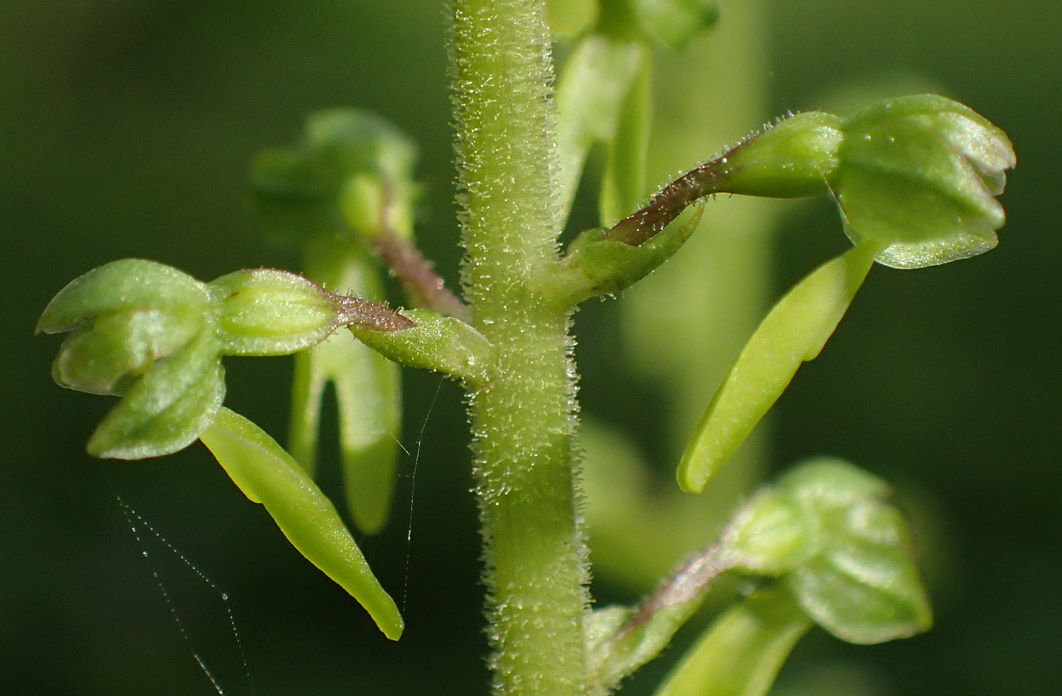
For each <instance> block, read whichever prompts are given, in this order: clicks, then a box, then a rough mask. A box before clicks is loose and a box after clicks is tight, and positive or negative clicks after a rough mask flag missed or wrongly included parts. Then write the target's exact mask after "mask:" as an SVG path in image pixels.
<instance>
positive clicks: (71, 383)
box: [52, 307, 207, 394]
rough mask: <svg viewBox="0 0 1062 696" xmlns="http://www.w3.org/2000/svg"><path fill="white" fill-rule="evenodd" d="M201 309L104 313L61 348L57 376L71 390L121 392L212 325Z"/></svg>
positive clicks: (55, 368)
mask: <svg viewBox="0 0 1062 696" xmlns="http://www.w3.org/2000/svg"><path fill="white" fill-rule="evenodd" d="M206 319H207V316H206V314H205V313H204V312H203V311H202V310H200V309H198V308H187V307H174V308H170V309H166V310H161V309H151V308H143V309H130V310H123V311H116V312H108V313H105V314H98V315H96V316H95V317H93V318H91V319H88V320H86V321H85V322H84V323H82V324H80V325H79V326H78V328H76V329H75V330H74V332H73V333H71V334H70V336H68V337H67V338H66V339H65V340H64V341H63V344H62V346H60V347H59V353H58V354H57V355H56V358H55V361H54V362H53V363H52V378H53V379H54V380H55V382H56V384H58V385H59V386H61V387H66V388H67V389H76V390H77V391H82V392H87V393H89V394H118V393H121V392H124V391H125V387H127V386H128V382H129V380H132V379H136V378H137V377H139V376H141V375H142V374H143V373H144V372H145V371H146V370H148V369H149V368H150V367H151V366H152V364H153V363H155V362H156V361H157V360H160V359H162V358H165V357H168V356H170V355H173V354H174V353H176V352H178V351H179V350H181V349H182V348H184V347H185V346H186V345H188V343H189V342H190V341H191V340H192V339H193V338H195V337H196V336H197V335H199V334H200V333H201V332H202V331H204V330H205V329H206V328H207V322H206Z"/></svg>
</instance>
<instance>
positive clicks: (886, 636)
mask: <svg viewBox="0 0 1062 696" xmlns="http://www.w3.org/2000/svg"><path fill="white" fill-rule="evenodd" d="M777 490H778V491H780V492H783V493H784V494H786V495H788V496H790V497H791V499H793V500H794V501H796V502H797V503H798V504H799V505H801V506H802V507H803V509H804V511H805V514H806V515H807V516H808V518H809V519H814V520H815V521H816V527H817V530H818V531H817V533H818V537H819V539H818V550H817V551H816V553H815V554H814V556H812V557H811V558H810V559H808V560H807V561H806V562H804V563H803V564H801V565H800V566H799V567H798V568H796V569H795V570H794V571H793V572H792V573H790V574H788V575H787V576H786V577H785V582H786V585H787V586H788V587H789V588H790V590H791V591H792V592H793V595H794V597H796V600H797V602H798V603H799V604H800V606H801V607H803V609H804V611H805V612H807V614H808V615H809V616H810V617H811V618H812V619H814V620H815V622H816V623H818V624H819V625H820V626H822V627H823V628H825V629H826V630H827V631H829V632H830V633H832V634H833V635H835V636H837V637H838V638H840V639H842V640H845V641H848V642H850V643H861V644H870V643H881V642H884V641H888V640H894V639H897V638H906V637H908V636H912V635H915V634H917V633H921V632H923V631H926V630H928V629H929V627H930V625H931V624H932V622H933V618H932V612H931V610H930V608H929V600H928V599H927V597H926V594H925V589H924V588H923V586H922V582H921V579H920V578H919V575H918V570H917V568H916V567H915V564H914V561H913V551H912V547H913V544H912V539H911V533H910V530H909V526H908V523H907V520H906V519H905V518H904V516H903V515H902V514H901V513H900V511H899V510H897V509H896V508H895V507H893V506H891V505H889V504H888V503H887V502H886V500H885V499H884V498H885V496H886V495H887V494H888V492H889V489H888V486H887V484H885V482H884V481H882V480H880V479H878V478H876V477H874V476H871V475H870V474H867V473H865V472H863V471H860V470H859V469H857V468H856V467H854V466H852V465H850V464H848V463H846V462H843V461H839V460H835V459H816V460H810V461H808V462H805V463H803V464H802V465H801V466H799V467H797V468H796V469H795V470H794V471H793V472H792V473H791V474H789V475H787V476H784V477H783V478H782V479H780V480H779V481H778V484H777Z"/></svg>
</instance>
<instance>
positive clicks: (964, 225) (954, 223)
mask: <svg viewBox="0 0 1062 696" xmlns="http://www.w3.org/2000/svg"><path fill="white" fill-rule="evenodd" d="M842 130H843V131H844V142H843V144H842V145H841V149H840V153H839V156H840V161H841V164H840V166H839V167H838V168H837V170H836V172H835V173H834V175H833V176H832V177H831V179H830V183H831V184H832V185H833V188H834V190H835V191H836V193H837V198H838V202H839V203H840V206H841V211H842V213H843V215H844V217H845V231H846V233H847V234H848V236H849V237H850V238H851V239H852V241H853V242H855V243H859V241H860V240H863V239H872V240H876V241H879V242H884V243H887V244H888V246H887V247H886V248H885V250H884V251H882V252H881V253H880V254H879V256H878V258H877V260H878V262H879V263H882V264H884V265H886V266H892V267H895V268H921V267H924V266H933V265H937V264H942V263H947V262H949V261H955V260H958V259H963V258H968V257H970V256H976V255H977V254H981V253H984V252H985V251H988V250H990V249H992V248H993V247H995V245H996V242H997V239H996V234H995V231H996V230H998V229H999V228H1000V227H1002V226H1003V222H1004V220H1005V214H1004V212H1003V208H1002V206H1000V204H999V202H998V201H996V199H995V196H996V195H998V194H1000V193H1002V192H1003V188H1004V185H1005V183H1006V176H1005V173H1004V172H1005V170H1007V169H1010V168H1013V167H1014V165H1015V163H1016V159H1015V155H1014V149H1013V146H1012V145H1011V143H1010V140H1008V139H1007V136H1006V134H1004V133H1003V131H1001V130H1000V129H999V128H997V127H995V126H994V125H992V124H991V123H989V122H988V121H987V120H986V119H985V118H984V117H982V116H980V115H979V114H977V113H976V112H974V111H973V110H971V109H969V108H967V107H965V106H963V105H962V104H959V103H957V102H954V101H951V100H949V99H945V98H943V97H938V96H935V95H918V96H912V97H903V98H899V99H891V100H887V101H884V102H881V103H879V104H876V105H874V106H871V107H870V108H868V109H865V110H864V111H862V112H860V113H858V114H856V115H855V116H853V117H852V118H850V119H848V120H847V121H845V123H844V125H843V127H842Z"/></svg>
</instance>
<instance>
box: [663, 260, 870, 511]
mask: <svg viewBox="0 0 1062 696" xmlns="http://www.w3.org/2000/svg"><path fill="white" fill-rule="evenodd" d="M880 248H881V247H880V246H876V245H873V244H863V245H860V246H857V247H855V248H853V249H851V250H849V251H848V252H847V253H845V254H843V255H841V256H840V257H838V258H835V259H833V260H832V261H829V262H827V263H825V264H823V265H822V266H820V267H819V268H817V269H816V270H815V271H814V272H812V273H811V274H810V275H808V276H807V277H805V278H804V279H803V280H801V281H800V282H799V283H798V284H797V285H796V286H794V287H793V288H792V289H791V290H790V291H789V292H788V293H787V294H786V295H785V297H783V298H782V299H781V300H779V301H778V303H777V304H776V305H775V306H774V307H772V308H771V310H770V312H769V313H768V314H767V316H766V317H765V318H764V319H763V321H762V322H761V323H760V325H759V327H758V328H757V329H756V331H755V333H753V335H752V337H751V338H750V339H749V341H748V343H747V344H746V345H745V347H744V349H742V351H741V355H740V356H739V357H738V359H737V361H736V362H735V363H734V365H733V367H731V368H730V371H729V372H728V373H727V375H726V377H725V378H724V380H723V383H722V384H721V385H720V387H719V389H718V390H717V391H716V393H715V396H714V397H712V401H711V403H709V404H708V408H707V410H706V411H705V413H704V415H703V416H702V417H701V421H700V423H699V424H698V425H697V428H696V430H695V431H694V434H693V437H692V438H691V440H690V442H689V444H688V445H687V446H686V451H685V453H684V454H683V456H682V461H681V463H680V464H679V469H678V482H679V486H680V487H681V488H682V489H683V490H685V491H690V492H694V493H699V492H700V491H702V490H704V486H705V484H706V483H707V482H708V479H709V477H710V476H711V475H712V474H713V473H714V472H715V471H716V470H717V469H718V468H719V466H720V465H721V464H722V463H723V461H725V460H726V458H727V457H729V456H730V454H732V453H733V452H734V450H736V449H737V448H738V446H740V445H741V443H742V442H743V441H744V440H745V438H746V437H748V435H749V433H750V432H752V429H753V428H754V427H755V426H756V424H757V423H758V422H759V421H760V419H761V418H763V416H764V415H765V414H766V413H767V411H768V410H769V409H770V408H771V406H772V405H773V404H774V402H775V401H777V400H778V397H779V396H781V394H782V392H783V391H785V388H786V386H788V384H789V382H790V380H792V379H793V376H794V375H795V374H796V371H797V370H798V369H799V367H800V365H801V363H803V362H805V361H808V360H812V359H814V358H815V357H816V356H817V355H818V354H819V352H820V351H821V350H822V348H823V346H824V345H825V344H826V341H827V339H829V337H830V335H831V334H832V333H833V332H834V329H836V328H837V324H838V323H839V322H840V321H841V317H843V316H844V313H845V311H846V310H847V309H848V305H849V304H850V303H851V301H852V298H853V297H854V296H855V293H856V291H857V290H858V289H859V287H860V285H862V283H863V280H864V278H865V277H866V274H867V272H868V271H869V270H870V266H871V265H872V263H873V261H874V257H875V255H876V254H877V253H878V252H879V251H880Z"/></svg>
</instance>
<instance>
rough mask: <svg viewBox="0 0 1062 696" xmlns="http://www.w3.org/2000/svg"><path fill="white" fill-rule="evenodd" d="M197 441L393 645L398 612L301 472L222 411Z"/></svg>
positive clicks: (256, 431)
mask: <svg viewBox="0 0 1062 696" xmlns="http://www.w3.org/2000/svg"><path fill="white" fill-rule="evenodd" d="M200 439H201V440H202V441H203V444H204V445H206V446H207V448H208V449H210V451H211V452H212V453H213V455H214V457H215V458H216V459H217V460H218V463H219V464H221V466H222V467H223V468H224V469H225V472H226V473H227V474H228V475H229V477H230V478H231V479H232V480H233V482H234V483H235V484H236V485H237V486H238V487H239V488H240V490H241V491H243V493H244V495H246V496H247V497H248V498H249V499H250V500H251V501H252V502H255V503H261V504H262V505H263V506H264V507H265V509H266V512H268V513H269V515H270V516H271V517H272V518H273V520H274V521H275V522H276V523H277V526H278V527H280V531H281V532H283V533H284V536H285V537H287V538H288V541H290V542H291V544H292V546H294V547H295V549H296V550H297V551H298V552H299V553H301V554H302V555H303V556H304V557H305V558H306V560H308V561H310V563H313V564H314V565H315V566H317V567H318V568H319V569H320V570H321V571H322V572H323V573H324V574H325V575H327V576H328V577H329V578H331V579H332V580H334V581H335V582H336V583H337V584H339V586H340V587H342V588H343V589H344V590H346V591H347V592H348V593H350V595H351V596H352V597H354V599H355V600H357V602H358V603H359V604H361V605H362V606H363V607H364V608H365V610H366V611H367V612H368V613H369V616H371V617H372V619H373V621H375V622H376V625H377V626H378V627H379V628H380V630H381V631H382V632H383V634H384V635H385V636H387V637H388V638H390V639H391V640H398V638H399V637H400V636H401V635H402V629H403V626H404V624H403V621H402V616H401V615H400V614H399V611H398V607H397V606H396V605H395V602H394V600H393V599H391V597H390V595H388V594H387V592H386V591H384V589H383V587H382V586H381V585H380V582H379V581H378V580H377V579H376V577H375V576H374V575H373V573H372V570H371V569H370V568H369V564H368V563H367V562H366V560H365V557H364V556H363V555H362V553H361V550H360V549H359V548H358V545H357V543H356V542H355V541H354V539H353V537H351V535H350V532H349V531H348V530H347V528H346V526H345V525H344V524H343V522H342V520H341V519H340V517H339V514H338V513H337V512H336V509H335V507H334V506H333V505H332V503H331V502H330V501H329V500H328V498H327V497H325V495H324V494H323V493H322V492H321V490H320V489H319V488H318V487H317V485H316V484H315V483H314V482H313V480H312V479H310V477H309V476H308V475H307V474H306V472H305V471H304V470H303V469H302V467H301V466H299V464H298V463H297V462H296V461H295V460H294V459H293V458H292V457H291V456H290V455H289V454H288V453H287V452H285V451H284V450H283V448H281V447H280V445H278V444H277V443H276V442H274V441H273V439H272V438H270V437H269V435H267V434H266V433H265V432H264V431H262V430H261V429H260V428H259V427H258V426H256V425H255V424H254V423H252V422H251V421H249V420H247V419H246V418H244V417H243V416H240V415H239V414H237V413H234V412H233V411H230V410H229V409H227V408H222V409H221V410H220V411H219V412H218V414H217V418H216V419H215V420H214V422H213V423H212V424H211V425H210V427H209V428H207V429H206V430H205V431H204V432H203V433H202V435H201V437H200Z"/></svg>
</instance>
